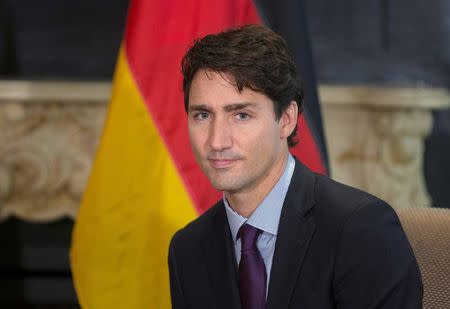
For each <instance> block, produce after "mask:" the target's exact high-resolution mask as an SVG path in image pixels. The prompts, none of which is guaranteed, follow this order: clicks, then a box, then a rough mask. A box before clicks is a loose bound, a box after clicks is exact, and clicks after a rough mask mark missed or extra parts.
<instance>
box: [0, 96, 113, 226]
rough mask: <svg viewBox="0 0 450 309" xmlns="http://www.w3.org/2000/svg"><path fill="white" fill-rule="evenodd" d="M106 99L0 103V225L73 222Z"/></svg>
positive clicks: (49, 99)
mask: <svg viewBox="0 0 450 309" xmlns="http://www.w3.org/2000/svg"><path fill="white" fill-rule="evenodd" d="M72 90H76V89H72ZM37 97H39V96H37ZM106 98H107V96H104V97H103V101H102V102H98V101H93V100H91V101H89V100H84V101H79V100H76V99H71V100H69V101H58V100H57V98H53V99H52V98H47V99H46V100H44V101H40V100H33V99H30V98H26V99H24V100H18V99H3V100H1V101H0V220H5V219H6V218H8V217H9V216H11V215H15V216H17V217H19V218H21V219H24V220H28V221H37V222H39V221H41V222H44V221H45V222H48V221H51V220H56V219H59V218H61V217H64V216H69V217H72V218H74V217H75V216H76V212H77V209H78V205H79V203H80V198H81V196H82V193H83V190H84V187H85V184H86V181H87V178H88V175H89V171H90V167H91V162H92V159H93V156H94V154H95V149H96V146H97V142H98V140H99V134H100V132H101V127H102V123H103V119H104V114H105V107H106V105H105V104H104V103H105V100H106Z"/></svg>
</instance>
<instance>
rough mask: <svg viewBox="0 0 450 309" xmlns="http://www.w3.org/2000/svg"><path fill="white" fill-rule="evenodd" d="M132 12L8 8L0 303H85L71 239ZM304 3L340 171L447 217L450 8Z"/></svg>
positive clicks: (442, 4)
mask: <svg viewBox="0 0 450 309" xmlns="http://www.w3.org/2000/svg"><path fill="white" fill-rule="evenodd" d="M127 6H128V1H126V0H108V1H106V0H90V1H87V0H80V1H54V0H41V1H25V0H14V1H13V0H10V1H6V0H0V308H22V307H26V308H77V300H76V296H75V292H74V288H73V284H72V282H71V274H70V268H69V258H68V250H69V247H70V239H71V231H72V227H73V220H74V218H75V217H76V213H77V208H78V205H79V202H80V199H81V196H82V193H83V190H84V187H85V185H86V181H87V177H88V175H89V168H90V166H91V164H92V159H93V156H94V154H95V149H96V145H97V142H98V139H99V136H100V133H101V128H102V125H103V120H104V115H105V111H106V106H107V102H108V99H109V96H110V89H111V81H112V77H113V72H114V66H115V62H116V58H117V54H118V51H119V47H120V43H121V38H122V34H123V29H124V25H125V18H126V13H127ZM305 6H306V9H307V11H306V12H307V21H308V27H309V33H310V42H306V43H307V44H311V48H312V52H313V59H314V60H313V62H314V63H313V64H314V67H315V74H316V78H317V81H318V91H319V96H320V103H321V109H322V120H323V124H324V132H325V139H326V141H327V148H328V156H329V164H330V172H331V176H332V177H333V178H335V179H337V180H339V181H341V182H344V183H348V184H350V185H353V186H356V187H359V188H362V189H364V190H367V191H369V192H371V193H373V194H376V195H378V196H380V197H382V198H384V199H386V200H387V201H388V202H390V203H391V204H392V205H393V206H394V207H442V208H450V93H449V90H448V89H449V86H450V2H449V1H447V0H430V1H426V2H425V1H419V0H408V1H407V0H396V1H389V0H373V1H356V0H345V1H338V2H336V1H332V0H307V1H306V2H305Z"/></svg>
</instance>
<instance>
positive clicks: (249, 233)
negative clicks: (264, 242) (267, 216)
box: [238, 224, 262, 251]
mask: <svg viewBox="0 0 450 309" xmlns="http://www.w3.org/2000/svg"><path fill="white" fill-rule="evenodd" d="M261 233H262V231H261V230H260V229H258V228H256V227H254V226H251V225H249V224H244V225H242V226H241V228H240V229H239V233H238V236H239V237H240V238H241V247H242V251H247V250H252V249H256V248H257V247H256V240H257V239H258V236H259V234H261Z"/></svg>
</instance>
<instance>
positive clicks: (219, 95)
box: [189, 69, 272, 105]
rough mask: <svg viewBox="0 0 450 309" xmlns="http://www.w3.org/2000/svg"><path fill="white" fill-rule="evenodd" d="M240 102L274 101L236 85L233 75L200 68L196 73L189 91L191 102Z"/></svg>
mask: <svg viewBox="0 0 450 309" xmlns="http://www.w3.org/2000/svg"><path fill="white" fill-rule="evenodd" d="M239 102H252V103H259V102H261V103H265V102H270V103H272V101H271V100H270V99H269V98H268V97H267V96H266V95H265V94H263V93H261V92H257V91H254V90H252V89H250V88H244V89H242V91H239V89H238V88H237V87H236V84H235V81H234V78H233V76H231V75H230V74H227V73H224V72H221V73H218V72H215V71H211V70H205V69H202V70H199V71H197V73H196V74H195V75H194V78H193V80H192V83H191V87H190V91H189V105H191V104H213V103H214V104H219V103H220V104H235V103H239Z"/></svg>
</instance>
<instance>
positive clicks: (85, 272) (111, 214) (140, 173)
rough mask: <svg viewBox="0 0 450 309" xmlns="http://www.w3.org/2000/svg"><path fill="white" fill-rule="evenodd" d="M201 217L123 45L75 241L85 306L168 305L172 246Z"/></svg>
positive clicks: (76, 277) (76, 279) (76, 269)
mask: <svg viewBox="0 0 450 309" xmlns="http://www.w3.org/2000/svg"><path fill="white" fill-rule="evenodd" d="M196 216H197V214H196V211H195V208H194V204H193V202H192V200H191V199H190V197H189V195H188V192H187V190H186V188H185V187H184V185H183V182H182V180H181V177H180V175H179V174H178V173H177V170H176V168H175V165H174V162H173V160H172V158H171V157H170V155H169V152H168V151H167V148H166V146H165V144H164V142H163V140H162V138H161V136H160V135H159V133H158V130H157V128H156V126H155V124H154V122H153V121H152V119H151V115H150V114H149V112H148V110H147V108H146V106H145V104H144V101H143V99H142V97H141V95H140V93H139V91H138V89H137V87H136V84H135V82H134V80H133V77H132V75H131V73H130V70H129V67H128V64H127V61H126V55H125V54H124V52H123V50H121V51H120V54H119V58H118V64H117V67H116V74H115V81H114V88H113V94H112V99H111V102H110V106H109V111H108V117H107V120H106V123H105V127H104V131H103V136H102V139H101V142H100V146H99V150H98V152H97V156H96V160H95V163H94V166H93V169H92V172H91V177H90V179H89V182H88V186H87V189H86V192H85V194H84V197H83V201H82V204H81V207H80V211H79V214H78V218H77V222H76V224H75V228H74V233H73V239H72V249H71V264H72V271H73V275H74V283H75V288H76V291H77V294H78V297H79V302H80V304H81V305H82V307H83V308H89V309H97V308H108V309H111V308H121V309H122V308H127V309H130V308H136V309H137V308H139V309H141V308H170V297H169V282H168V268H167V248H168V245H169V241H170V238H171V237H172V235H173V233H174V232H175V231H176V230H178V229H179V228H181V227H183V226H184V225H185V224H186V223H187V222H189V221H191V220H193V219H194V218H195V217H196Z"/></svg>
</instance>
